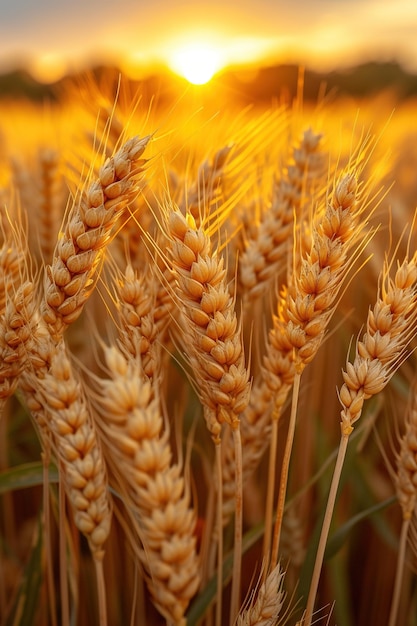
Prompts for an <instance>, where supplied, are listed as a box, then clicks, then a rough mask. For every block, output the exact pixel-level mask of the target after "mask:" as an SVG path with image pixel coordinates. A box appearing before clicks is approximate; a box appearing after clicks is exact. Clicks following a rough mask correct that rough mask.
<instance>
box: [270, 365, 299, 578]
mask: <svg viewBox="0 0 417 626" xmlns="http://www.w3.org/2000/svg"><path fill="white" fill-rule="evenodd" d="M300 379H301V373H300V372H296V374H295V376H294V386H293V393H292V403H291V415H290V423H289V426H288V434H287V441H286V444H285V451H284V458H283V460H282V466H281V478H280V483H279V491H278V504H277V514H276V518H275V526H274V537H273V543H272V553H271V565H270V567H271V569H274V568H275V566H276V565H277V563H278V550H279V541H280V537H281V526H282V518H283V517H284V506H285V497H286V494H287V484H288V472H289V467H290V460H291V452H292V446H293V442H294V433H295V423H296V419H297V405H298V396H299V392H300Z"/></svg>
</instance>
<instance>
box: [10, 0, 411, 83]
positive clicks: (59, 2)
mask: <svg viewBox="0 0 417 626" xmlns="http://www.w3.org/2000/svg"><path fill="white" fill-rule="evenodd" d="M416 35H417V1H416V0H317V1H316V0H286V1H285V0H235V1H232V0H229V1H226V0H223V1H220V0H211V1H209V2H208V1H204V0H195V1H194V2H190V1H188V2H187V1H178V2H177V1H174V0H70V1H68V0H65V1H63V0H0V71H5V70H8V69H14V68H16V67H17V66H25V67H27V68H28V69H29V70H30V71H32V73H33V74H34V75H35V76H36V77H37V78H40V79H42V78H43V79H45V80H48V79H50V80H53V79H54V78H57V77H59V74H62V73H64V72H65V71H67V70H74V69H77V68H79V67H80V66H88V65H89V64H92V63H98V62H109V63H110V62H112V61H113V62H118V63H120V64H122V66H123V67H124V69H129V70H130V71H131V72H133V73H134V72H135V71H137V72H141V71H143V70H144V69H146V68H150V67H151V66H154V64H155V63H157V64H165V65H170V64H171V65H172V64H173V60H174V59H175V58H176V55H178V54H180V53H181V50H182V48H184V46H185V45H186V44H189V45H191V43H192V42H193V41H196V40H197V41H199V42H203V43H204V44H205V45H207V46H208V47H210V49H211V50H213V51H214V50H215V51H216V55H217V57H216V63H217V66H216V67H222V66H225V65H236V64H245V63H255V64H256V63H259V62H261V61H263V62H271V61H273V62H297V63H303V64H305V65H307V66H309V67H315V68H317V69H334V68H335V67H338V66H349V65H354V64H355V63H357V62H360V61H362V60H369V59H381V60H392V59H397V60H399V61H400V62H402V63H404V64H405V65H406V66H407V67H408V69H411V70H413V71H417V36H416ZM190 42H191V43H190ZM187 50H188V51H187V52H183V54H191V55H192V54H193V49H192V48H191V47H189V48H188V49H187Z"/></svg>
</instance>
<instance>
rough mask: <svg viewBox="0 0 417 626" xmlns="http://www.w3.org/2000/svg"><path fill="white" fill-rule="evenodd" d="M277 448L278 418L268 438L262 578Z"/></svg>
mask: <svg viewBox="0 0 417 626" xmlns="http://www.w3.org/2000/svg"><path fill="white" fill-rule="evenodd" d="M277 449H278V420H277V419H272V430H271V438H270V449H269V459H268V483H267V493H266V508H265V532H264V543H263V561H264V563H265V567H264V578H266V576H267V574H268V566H269V558H270V554H269V553H270V550H271V542H272V523H273V515H274V511H273V509H274V496H275V471H276V463H277Z"/></svg>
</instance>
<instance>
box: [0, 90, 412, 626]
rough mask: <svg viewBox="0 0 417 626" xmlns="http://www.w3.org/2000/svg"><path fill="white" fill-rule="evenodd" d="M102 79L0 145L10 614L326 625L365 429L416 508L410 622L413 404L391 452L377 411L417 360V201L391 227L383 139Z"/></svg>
mask: <svg viewBox="0 0 417 626" xmlns="http://www.w3.org/2000/svg"><path fill="white" fill-rule="evenodd" d="M89 87H90V88H91V89H90V91H89V90H88V89H84V96H85V95H87V96H88V106H87V105H86V104H85V103H86V102H87V98H85V100H83V99H82V93H81V92H83V89H82V86H81V85H80V86H79V91H80V93H79V94H78V98H75V97H74V92H71V97H69V96H68V94H67V98H68V102H67V103H66V105H65V106H64V104H62V103H61V106H62V107H63V108H62V109H59V107H58V106H57V107H56V109H55V110H49V111H45V110H43V111H41V112H39V111H37V112H36V113H34V112H33V111H29V110H25V109H24V107H23V105H21V108H22V112H21V115H22V119H23V120H27V124H28V126H30V127H31V131H28V132H27V135H26V134H25V132H24V131H20V136H19V138H18V144H19V146H20V152H19V153H16V152H14V150H13V133H12V131H11V129H8V131H7V132H4V133H3V136H2V142H3V145H2V150H1V158H2V160H1V164H0V167H1V172H2V177H1V183H2V187H1V190H0V191H1V196H0V210H1V236H2V238H1V248H0V271H1V273H2V280H1V282H0V285H1V287H0V289H1V296H0V312H1V318H0V320H1V322H0V323H1V326H0V349H1V366H0V367H1V369H0V376H1V384H0V390H1V408H2V415H1V439H2V441H1V448H0V449H1V455H2V457H1V470H2V473H1V475H0V486H1V494H2V495H1V498H2V520H1V531H2V537H1V545H0V589H1V592H0V612H1V615H2V617H3V618H4V623H5V624H12V623H13V624H23V623H25V624H26V623H32V624H36V623H39V624H51V625H53V626H56V625H57V624H58V623H59V624H63V625H64V626H65V625H67V626H69V625H70V624H76V623H84V620H85V623H100V625H102V626H104V625H106V624H116V623H118V624H119V623H131V624H159V623H160V624H163V623H166V624H169V625H175V626H184V625H185V624H189V625H191V624H207V625H213V626H221V625H224V624H229V625H230V626H232V625H234V624H236V625H239V626H243V625H249V624H250V625H252V626H255V625H256V624H259V625H260V624H262V625H271V626H272V625H274V624H283V623H293V624H295V623H297V624H298V625H299V626H310V624H311V623H312V622H313V623H318V622H319V621H320V620H323V623H331V620H332V611H333V609H332V607H331V606H329V604H328V603H329V602H331V598H330V599H329V596H328V594H327V595H326V586H327V591H328V588H329V582H328V581H327V583H326V580H324V581H322V576H323V574H322V570H323V561H324V558H325V549H326V545H327V544H328V539H329V531H330V528H331V522H332V518H333V513H334V508H335V502H336V495H337V490H338V486H339V483H340V479H341V476H342V475H343V474H342V469H343V467H344V463H345V461H346V459H347V458H348V457H349V454H348V450H349V449H350V447H349V443H350V442H351V443H352V446H354V447H355V452H354V454H355V456H356V455H357V456H360V454H361V451H360V449H359V448H358V447H357V439H355V441H353V440H354V435H355V433H357V432H358V429H360V425H361V423H362V422H363V423H364V428H363V429H362V430H361V431H360V432H362V433H363V432H365V434H366V437H365V438H364V439H363V440H362V443H361V445H362V449H363V448H365V450H366V446H367V445H370V444H369V441H374V442H375V441H378V445H376V446H375V448H374V453H373V454H374V455H375V449H376V450H378V451H379V457H380V459H384V463H383V465H384V468H387V467H388V468H389V470H388V474H389V478H390V480H391V483H390V484H391V487H392V492H393V493H395V494H396V501H397V502H398V503H399V505H400V507H399V506H398V507H397V508H398V511H399V510H401V511H402V523H401V524H397V525H396V526H395V528H400V529H401V533H400V534H399V537H398V542H397V544H396V546H395V548H394V549H393V550H392V551H393V553H394V554H395V555H397V554H398V559H397V556H395V558H396V559H397V563H398V565H397V572H396V575H395V576H394V575H393V576H391V577H390V579H389V582H390V585H391V586H390V592H389V593H388V594H386V595H388V596H389V601H388V606H391V609H390V615H389V617H388V614H387V618H386V619H387V621H386V623H387V624H388V623H389V625H390V626H394V625H395V624H397V623H400V622H399V621H397V620H398V619H400V618H398V615H399V613H400V614H401V615H406V614H407V611H408V607H407V606H406V605H407V603H408V601H409V600H410V594H408V595H407V599H406V600H407V601H404V595H403V596H401V593H402V590H403V587H404V585H403V580H404V572H407V566H406V561H409V558H408V557H407V555H408V554H409V553H410V552H409V551H408V550H407V549H406V548H407V546H410V545H411V547H413V545H414V546H415V538H416V535H415V511H416V490H417V419H416V414H417V410H416V406H415V404H413V403H412V402H410V409H409V410H408V412H407V413H406V416H405V418H404V417H403V416H398V415H397V416H396V426H395V427H392V428H391V429H390V432H391V435H390V436H388V439H389V444H387V438H385V440H384V441H382V439H383V435H381V434H380V435H378V428H377V427H375V423H376V421H377V417H378V415H379V413H380V412H381V405H382V404H383V403H381V402H377V400H378V398H382V397H383V392H384V393H385V392H386V391H387V389H386V388H389V386H388V383H389V382H390V380H391V379H392V377H393V375H394V374H395V373H396V372H397V370H399V368H402V370H404V368H406V366H407V364H410V360H411V359H412V358H413V356H412V352H413V339H414V336H415V333H416V325H417V301H416V300H417V253H416V252H414V250H413V249H412V241H413V233H412V231H413V221H412V215H413V211H412V210H410V212H409V214H410V216H411V217H410V222H409V223H408V224H406V223H404V224H403V225H402V226H401V227H400V231H401V232H400V233H399V234H398V237H397V234H396V233H395V228H393V227H392V224H391V227H390V225H389V215H390V212H389V209H388V208H387V207H388V200H387V198H388V197H389V193H390V187H389V184H390V183H389V181H388V182H386V181H384V179H383V173H381V172H382V170H381V169H378V167H376V166H375V163H374V161H375V159H376V158H377V157H376V153H377V144H378V141H377V139H375V137H374V136H373V135H372V134H370V133H368V132H359V130H358V129H359V124H356V126H352V128H353V130H352V129H351V131H350V132H349V136H348V137H346V141H341V142H339V145H336V142H333V143H332V141H331V139H330V138H329V134H328V133H329V131H328V130H327V129H326V123H325V121H326V116H325V115H320V114H318V113H317V112H316V113H315V114H314V115H311V119H308V115H307V114H306V112H305V111H304V112H303V111H301V110H298V109H297V110H292V109H289V108H288V107H282V108H279V107H276V108H274V109H273V110H270V111H267V112H259V111H253V110H252V111H245V112H242V113H241V114H239V115H234V116H233V117H231V118H228V119H226V121H225V120H222V118H221V116H218V117H216V116H214V117H213V118H210V119H209V120H208V121H206V123H202V122H201V119H200V118H198V115H197V113H194V112H191V113H188V115H184V114H182V115H180V114H179V113H178V112H177V110H175V109H173V110H171V111H169V112H168V113H167V112H166V110H165V111H164V112H163V113H157V108H156V106H155V107H154V108H152V107H149V108H147V107H145V106H144V105H143V104H142V103H141V102H140V101H139V102H136V106H133V105H131V106H130V107H127V111H126V109H123V107H122V106H119V105H120V101H121V100H122V98H121V97H120V96H119V100H116V103H115V104H114V103H113V104H112V101H111V100H110V101H109V102H110V104H109V102H108V101H107V100H106V98H105V97H104V96H103V95H102V94H100V92H99V91H98V90H97V91H95V90H94V89H93V88H92V86H91V85H90V86H89ZM126 100H128V99H127V98H126ZM81 104H82V106H81ZM144 109H145V110H144ZM322 113H323V112H322ZM46 118H47V122H46V121H45V120H46ZM48 124H49V126H48ZM170 125H172V127H170ZM47 126H48V132H47V131H46V130H45V129H46V127H47ZM17 127H18V125H17V123H16V126H15V128H17ZM35 127H36V128H37V129H38V134H37V133H36V132H35V131H34V128H35ZM54 130H55V134H53V133H54ZM356 131H358V132H356ZM331 132H332V133H335V131H334V128H332V129H331ZM346 132H348V131H346ZM343 139H345V138H343ZM25 140H26V145H25ZM378 158H382V157H378ZM384 171H385V170H384ZM397 222H398V220H397ZM397 222H396V225H397V226H398V224H397ZM388 231H389V233H391V241H390V242H389V245H388V243H387V246H386V250H384V249H382V251H381V239H380V240H379V244H378V245H376V244H375V243H374V241H375V240H377V239H378V237H379V236H380V234H381V233H385V236H386V235H387V233H388ZM385 241H387V238H386V239H385ZM378 246H379V247H378ZM355 294H356V295H355ZM358 301H360V302H359V303H358ZM356 304H358V306H357V307H356ZM343 352H344V356H343V357H342V359H341V360H339V357H341V356H342V354H343ZM316 357H317V358H316ZM335 370H337V372H336V373H335ZM320 373H321V378H322V379H323V378H326V377H329V381H330V385H333V387H331V388H330V391H329V389H328V387H326V385H324V386H323V384H322V387H321V388H320ZM404 377H406V376H405V375H404ZM404 377H403V378H402V379H401V380H403V379H404ZM408 378H409V381H408V387H407V392H406V391H404V390H403V391H402V395H403V396H404V397H405V395H406V393H407V394H408V393H409V395H410V398H412V396H413V393H414V394H415V388H414V390H413V384H412V383H413V381H412V376H411V375H408ZM334 381H336V382H334ZM322 383H323V380H322ZM398 387H401V385H398ZM408 388H409V389H410V392H408ZM373 396H376V398H375V402H374V403H372V401H370V399H371V398H372V397H373ZM367 401H370V402H369V403H368V402H367ZM405 404H406V402H405V401H404V405H405ZM368 405H369V406H370V407H371V410H368V409H367V407H368ZM326 407H327V408H328V411H330V412H331V413H332V414H333V415H332V417H331V419H329V417H328V416H327V415H326ZM362 412H364V416H363V417H362V419H361V420H360V418H361V415H362ZM391 414H395V409H394V407H393V406H391ZM378 419H379V418H378ZM391 419H392V420H393V421H394V418H393V417H392V415H391ZM359 420H360V421H359ZM28 425H29V426H28ZM28 429H30V432H33V433H36V437H33V438H32V439H31V443H30V444H29V443H26V444H24V443H22V441H21V440H19V435H18V432H19V430H20V431H24V432H28ZM326 431H330V432H332V433H333V435H334V433H337V432H339V436H340V444H339V446H338V448H337V447H336V449H338V452H337V454H336V449H335V451H334V453H333V454H331V451H330V452H328V453H325V461H323V447H324V446H325V444H324V443H323V438H324V436H325V435H326ZM379 432H380V433H381V430H379ZM320 433H322V436H320ZM323 433H324V434H323ZM333 435H332V436H333ZM332 436H330V435H327V437H328V438H329V439H330V440H332ZM378 437H379V439H378ZM33 439H35V440H36V445H35V444H34V443H33ZM320 441H321V444H320V443H319V442H320ZM38 442H39V443H38ZM25 446H26V448H25ZM320 446H321V448H322V451H321V453H320V451H319V448H320ZM22 447H23V448H24V450H23V451H22ZM315 450H316V452H317V455H316V456H315ZM33 451H34V452H33ZM32 453H33V454H38V455H39V456H38V457H35V458H28V455H30V454H32ZM19 454H20V456H19ZM14 455H15V457H14ZM19 459H20V460H19ZM349 463H350V467H351V466H352V465H351V464H352V461H351V460H350V461H349ZM375 463H376V464H377V463H378V461H375ZM379 463H380V465H381V461H379ZM324 466H326V468H327V469H328V468H330V469H332V470H333V478H332V480H330V478H331V474H329V473H327V474H326V475H325V480H324V481H323V472H324V469H325V467H324ZM19 481H20V483H19ZM388 482H389V481H386V482H385V483H384V485H383V488H381V494H386V493H388V495H389V488H387V484H388ZM323 485H324V487H323ZM320 490H321V491H322V492H323V491H324V494H323V493H322V495H321V496H320V494H319V492H320ZM28 493H33V495H32V496H31V497H28V495H27V494H28ZM323 496H325V497H323ZM25 498H26V507H27V508H26V509H25ZM381 499H383V497H382V495H381ZM319 500H320V506H319V505H318V501H319ZM393 508H395V507H393ZM28 511H29V512H28ZM343 513H345V514H346V516H347V517H349V513H348V507H347V505H346V504H345V507H344V508H343V511H342V515H341V514H340V513H339V515H338V523H339V524H340V525H341V526H343V524H344V522H346V519H343ZM316 522H318V524H316ZM314 528H316V531H315V538H314V537H313V529H314ZM317 528H318V531H319V532H317ZM28 529H29V530H30V533H29V534H30V540H29V542H28V541H27V540H25V539H24V537H25V533H26V534H27V533H28ZM367 532H368V533H369V532H370V530H369V528H368V531H367ZM310 543H311V545H312V546H313V547H314V550H313V551H310V555H313V556H314V558H313V560H311V558H310V567H309V569H308V586H307V587H306V589H305V590H300V588H299V585H298V581H299V579H300V575H301V574H300V572H301V571H302V570H303V567H304V566H305V559H306V553H307V547H308V545H309V544H310ZM22 544H23V545H24V546H26V547H25V550H22V548H21V545H22ZM19 548H20V550H19ZM370 550H371V548H370ZM387 550H388V548H387ZM362 551H364V548H363V547H362ZM412 552H413V551H412V550H411V554H412ZM22 553H23V554H22ZM19 554H20V561H19ZM363 554H364V556H363V558H364V559H365V560H366V558H367V557H366V550H365V552H364V553H363ZM410 558H411V557H410ZM19 563H20V564H19ZM313 563H314V565H313ZM90 565H93V569H91V568H90ZM327 578H328V575H327ZM406 580H408V581H409V578H407V577H406ZM92 581H93V582H92ZM408 584H410V583H409V582H408ZM84 586H85V587H86V588H87V591H85V590H84V589H83V587H84ZM34 590H36V591H34ZM364 593H368V592H367V591H366V590H364ZM384 593H385V592H384ZM403 593H404V592H403ZM353 595H354V594H353ZM401 597H403V601H402V602H401ZM357 601H358V603H359V600H357ZM350 602H351V603H354V602H355V598H354V597H353V596H352V597H351V599H350ZM325 603H327V604H325ZM121 605H123V606H121ZM336 610H337V607H336ZM401 611H402V613H401ZM22 616H23V617H22ZM122 616H123V617H122ZM25 619H26V620H27V621H25ZM401 619H405V618H401ZM368 623H369V622H368ZM378 623H382V622H381V621H379V622H378ZM404 623H405V622H404ZM407 623H408V622H407ZM412 623H413V624H414V623H415V622H412ZM410 624H411V622H410Z"/></svg>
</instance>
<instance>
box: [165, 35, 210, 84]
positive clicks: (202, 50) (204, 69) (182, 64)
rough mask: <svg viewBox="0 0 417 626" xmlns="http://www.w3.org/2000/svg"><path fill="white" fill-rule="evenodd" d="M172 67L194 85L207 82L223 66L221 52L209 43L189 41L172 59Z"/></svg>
mask: <svg viewBox="0 0 417 626" xmlns="http://www.w3.org/2000/svg"><path fill="white" fill-rule="evenodd" d="M170 66H171V69H172V70H174V72H176V73H177V74H179V75H180V76H183V77H184V78H186V79H187V80H188V81H189V82H190V83H192V84H193V85H203V84H204V83H207V82H208V81H209V80H210V79H211V78H212V77H213V76H214V74H215V73H216V72H217V71H218V70H219V69H220V68H221V67H222V62H221V59H220V52H219V50H218V49H216V48H215V47H214V46H213V45H210V44H208V43H198V42H195V43H188V44H187V45H184V46H183V47H181V48H178V49H177V50H176V51H175V52H174V53H173V54H172V56H171V59H170Z"/></svg>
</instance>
